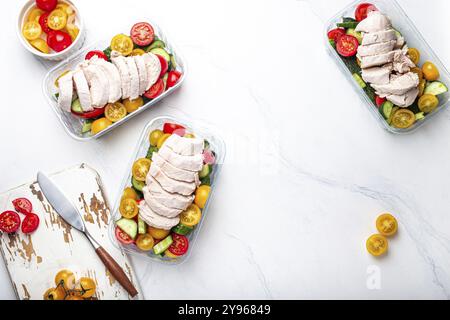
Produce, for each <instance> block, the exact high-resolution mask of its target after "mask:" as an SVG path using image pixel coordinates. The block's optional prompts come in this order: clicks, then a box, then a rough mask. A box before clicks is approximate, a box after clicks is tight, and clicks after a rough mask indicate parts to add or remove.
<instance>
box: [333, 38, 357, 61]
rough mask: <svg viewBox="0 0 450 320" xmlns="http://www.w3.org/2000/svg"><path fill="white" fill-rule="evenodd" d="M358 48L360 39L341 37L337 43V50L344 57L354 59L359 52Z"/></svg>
mask: <svg viewBox="0 0 450 320" xmlns="http://www.w3.org/2000/svg"><path fill="white" fill-rule="evenodd" d="M358 47H359V42H358V39H356V38H355V37H354V36H349V35H345V36H342V37H340V38H339V39H338V41H337V43H336V49H337V51H338V52H339V54H340V55H341V56H343V57H353V56H354V55H356V53H357V52H358Z"/></svg>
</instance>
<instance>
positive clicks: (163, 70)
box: [156, 54, 169, 78]
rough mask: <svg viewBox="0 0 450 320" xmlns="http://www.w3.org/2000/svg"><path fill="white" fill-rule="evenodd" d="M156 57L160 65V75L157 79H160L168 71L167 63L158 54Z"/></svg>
mask: <svg viewBox="0 0 450 320" xmlns="http://www.w3.org/2000/svg"><path fill="white" fill-rule="evenodd" d="M156 56H157V57H158V59H159V63H161V74H160V75H159V77H160V78H162V76H163V75H165V74H166V72H167V70H169V63H168V62H167V60H166V59H164V57H162V56H160V55H159V54H157V55H156Z"/></svg>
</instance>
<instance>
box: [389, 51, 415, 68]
mask: <svg viewBox="0 0 450 320" xmlns="http://www.w3.org/2000/svg"><path fill="white" fill-rule="evenodd" d="M415 66H416V65H415V64H414V62H412V61H411V59H410V58H409V57H408V56H407V51H406V52H405V50H396V51H394V71H396V72H398V73H407V72H410V71H411V68H414V67H415Z"/></svg>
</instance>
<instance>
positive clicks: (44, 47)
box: [30, 38, 50, 53]
mask: <svg viewBox="0 0 450 320" xmlns="http://www.w3.org/2000/svg"><path fill="white" fill-rule="evenodd" d="M30 44H31V45H32V46H33V47H34V48H36V49H37V50H39V51H40V52H42V53H50V48H49V47H48V44H47V42H46V41H45V40H43V39H41V38H39V39H36V40H31V41H30Z"/></svg>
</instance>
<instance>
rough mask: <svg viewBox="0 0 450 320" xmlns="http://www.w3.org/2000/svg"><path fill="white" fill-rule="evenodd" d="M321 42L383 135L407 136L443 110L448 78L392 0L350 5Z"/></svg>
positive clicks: (332, 22)
mask: <svg viewBox="0 0 450 320" xmlns="http://www.w3.org/2000/svg"><path fill="white" fill-rule="evenodd" d="M325 39H326V45H327V47H328V48H329V49H330V52H331V53H332V55H333V56H334V57H336V58H337V59H338V62H339V65H340V66H341V67H342V70H343V71H344V73H345V74H346V76H347V77H348V79H349V80H351V81H352V83H354V85H355V87H356V88H357V90H358V91H359V92H360V94H361V96H362V97H363V98H364V100H365V102H366V105H367V106H368V108H369V110H370V111H371V112H372V113H373V114H374V115H375V116H376V117H377V119H378V120H379V122H380V123H381V124H382V125H383V127H384V128H386V129H387V130H388V131H390V132H392V133H399V134H401V133H409V132H412V131H414V130H415V129H417V128H419V127H420V126H422V125H423V124H424V123H425V122H428V120H429V119H430V118H431V117H433V116H435V115H436V114H438V113H439V112H440V111H441V110H443V109H445V108H446V107H448V105H449V103H450V101H449V100H450V96H449V92H448V86H449V85H450V74H449V72H448V71H447V69H446V68H445V66H444V65H443V64H442V62H441V61H440V60H439V58H438V57H437V56H436V54H435V53H434V52H433V50H432V49H431V48H430V46H429V45H428V44H427V42H426V41H425V40H424V38H423V37H422V35H421V34H420V32H419V31H418V30H417V29H416V28H415V26H414V24H413V23H412V22H411V20H410V19H409V18H408V16H407V15H406V14H405V13H404V11H403V10H402V8H401V7H400V5H399V4H398V3H397V2H396V1H395V0H392V1H391V0H390V1H385V0H375V1H371V2H361V1H357V2H354V3H352V4H351V5H350V6H348V7H347V8H346V9H344V10H343V11H341V12H340V13H338V14H337V15H336V16H335V17H334V18H333V19H331V20H330V21H329V23H327V27H326V31H325Z"/></svg>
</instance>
